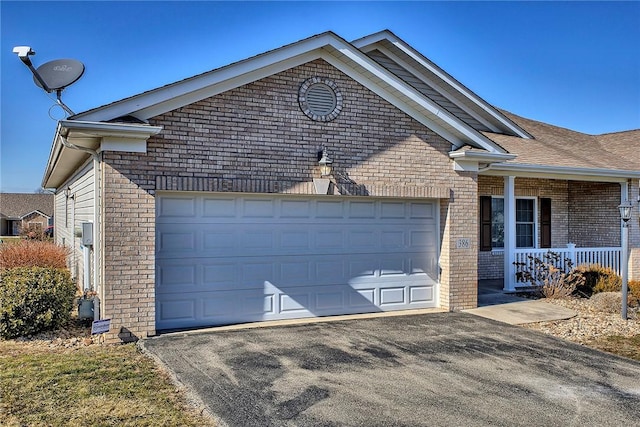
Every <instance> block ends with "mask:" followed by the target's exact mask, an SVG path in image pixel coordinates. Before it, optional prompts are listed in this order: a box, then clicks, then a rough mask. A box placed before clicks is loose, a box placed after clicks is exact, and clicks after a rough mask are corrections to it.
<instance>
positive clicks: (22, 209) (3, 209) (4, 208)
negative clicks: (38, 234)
mask: <svg viewBox="0 0 640 427" xmlns="http://www.w3.org/2000/svg"><path fill="white" fill-rule="evenodd" d="M36 211H37V212H40V213H41V214H43V215H44V216H46V217H49V218H51V217H52V216H53V194H29V193H0V215H2V216H4V217H6V218H8V219H22V218H23V217H25V216H27V215H29V214H31V213H33V212H36Z"/></svg>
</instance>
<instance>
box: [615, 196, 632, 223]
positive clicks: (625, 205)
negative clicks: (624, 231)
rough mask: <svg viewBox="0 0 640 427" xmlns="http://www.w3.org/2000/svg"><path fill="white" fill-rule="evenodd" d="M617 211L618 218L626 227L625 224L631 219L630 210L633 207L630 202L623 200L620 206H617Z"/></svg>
mask: <svg viewBox="0 0 640 427" xmlns="http://www.w3.org/2000/svg"><path fill="white" fill-rule="evenodd" d="M618 209H619V210H620V218H622V221H624V224H625V226H627V222H629V220H630V219H631V209H633V205H632V204H631V202H630V201H628V200H625V201H624V202H622V204H621V205H620V206H618Z"/></svg>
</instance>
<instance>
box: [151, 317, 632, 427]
mask: <svg viewBox="0 0 640 427" xmlns="http://www.w3.org/2000/svg"><path fill="white" fill-rule="evenodd" d="M143 346H144V347H145V348H146V350H148V351H149V352H151V353H152V354H154V355H156V356H157V357H158V358H159V359H160V360H161V361H162V362H163V363H164V364H165V365H166V366H167V367H168V368H169V369H170V370H171V371H172V372H173V373H174V374H175V375H176V376H177V378H178V380H179V381H180V382H182V383H183V384H184V385H185V386H187V388H188V389H190V390H191V391H192V392H193V393H194V394H195V395H196V396H198V398H199V399H200V400H201V401H202V402H203V403H204V404H205V405H206V407H207V409H208V410H209V412H210V413H212V414H213V415H214V416H215V417H216V418H218V419H219V421H220V424H221V425H223V426H224V425H227V426H242V427H248V426H261V427H264V426H368V427H369V426H444V425H446V426H455V425H459V426H462V425H464V426H487V425H492V426H498V425H502V426H517V425H527V426H529V425H535V426H578V425H579V426H623V425H624V426H632V425H634V426H637V425H640V363H637V362H634V361H631V360H626V359H623V358H619V357H615V356H610V355H607V354H604V353H601V352H597V351H594V350H591V349H588V348H584V347H581V346H578V345H574V344H570V343H567V342H565V341H562V340H559V339H555V338H553V337H548V336H545V335H543V334H540V333H537V332H534V331H530V330H526V329H523V328H519V327H515V326H509V325H506V324H503V323H498V322H495V321H492V320H488V319H484V318H481V317H476V316H473V315H470V314H465V313H433V314H425V315H411V316H400V317H385V318H374V319H365V320H348V321H337V322H328V323H314V324H306V325H295V326H282V327H269V328H257V329H245V330H239V331H226V332H207V333H191V334H177V335H176V334H173V335H165V336H160V337H157V338H152V339H148V340H146V341H145V342H144V343H143Z"/></svg>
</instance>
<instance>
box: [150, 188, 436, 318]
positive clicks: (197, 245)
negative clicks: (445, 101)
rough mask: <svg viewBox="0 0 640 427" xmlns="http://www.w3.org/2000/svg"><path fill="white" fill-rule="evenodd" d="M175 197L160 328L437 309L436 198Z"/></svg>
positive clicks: (161, 237)
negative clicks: (423, 199)
mask: <svg viewBox="0 0 640 427" xmlns="http://www.w3.org/2000/svg"><path fill="white" fill-rule="evenodd" d="M166 197H167V196H165V195H159V196H158V199H159V200H158V221H157V225H156V227H157V228H156V239H157V246H156V251H157V256H156V259H157V264H158V265H157V275H156V277H157V281H158V283H157V288H156V289H157V290H156V300H157V314H158V315H157V328H158V329H159V330H162V329H173V328H187V327H198V326H205V325H217V324H228V323H238V322H248V321H260V320H275V319H288V318H296V317H311V316H322V315H334V314H343V313H362V312H376V311H387V310H399V309H405V308H422V307H434V306H436V304H437V300H436V295H437V292H436V291H437V283H436V280H437V271H438V270H437V225H436V218H435V217H434V215H435V214H436V212H437V210H436V207H437V203H436V202H434V201H429V200H427V201H404V200H393V199H370V200H362V199H339V198H331V197H326V198H322V197H317V198H315V197H312V198H308V197H307V198H304V197H300V196H273V195H272V196H259V195H255V196H253V195H251V196H243V195H233V196H229V195H215V194H207V195H204V196H202V195H200V196H188V197H183V196H182V195H170V196H169V198H168V200H166V201H165V198H166ZM181 203H184V204H185V209H184V212H182V211H181V209H180V204H181Z"/></svg>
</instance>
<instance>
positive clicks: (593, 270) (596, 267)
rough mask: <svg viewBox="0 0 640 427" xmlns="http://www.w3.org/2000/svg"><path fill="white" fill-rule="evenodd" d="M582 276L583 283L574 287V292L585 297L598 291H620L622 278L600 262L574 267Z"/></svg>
mask: <svg viewBox="0 0 640 427" xmlns="http://www.w3.org/2000/svg"><path fill="white" fill-rule="evenodd" d="M576 270H577V271H578V272H579V273H580V274H581V275H582V276H583V277H584V279H585V280H584V283H583V284H582V285H581V286H578V287H577V288H576V293H578V294H581V295H583V296H586V297H590V296H591V295H593V294H595V293H598V292H620V290H621V289H622V279H621V277H620V276H618V274H617V273H616V272H615V271H613V270H612V269H610V268H608V267H603V266H601V265H600V264H590V265H581V266H579V267H578V268H577V269H576Z"/></svg>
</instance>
